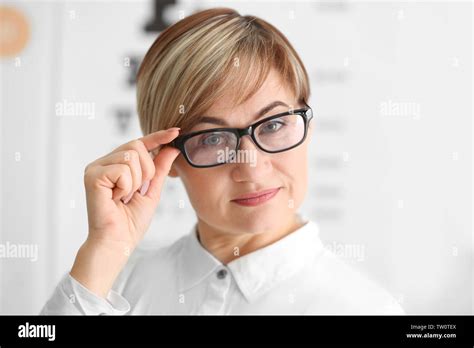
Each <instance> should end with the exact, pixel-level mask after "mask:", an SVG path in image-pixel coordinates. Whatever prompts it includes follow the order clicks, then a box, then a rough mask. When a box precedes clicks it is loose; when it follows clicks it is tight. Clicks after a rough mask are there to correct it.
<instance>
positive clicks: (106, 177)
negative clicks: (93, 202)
mask: <svg viewBox="0 0 474 348" xmlns="http://www.w3.org/2000/svg"><path fill="white" fill-rule="evenodd" d="M94 170H95V171H96V172H95V174H94V175H95V177H96V182H97V185H98V186H101V187H107V188H110V189H112V197H111V198H112V199H113V200H116V201H118V200H119V199H121V198H124V197H126V196H127V195H128V193H129V192H130V191H131V189H132V184H133V180H132V173H131V171H130V166H128V165H126V164H111V165H108V166H97V167H96V168H95V169H94Z"/></svg>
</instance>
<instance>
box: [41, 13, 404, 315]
mask: <svg viewBox="0 0 474 348" xmlns="http://www.w3.org/2000/svg"><path fill="white" fill-rule="evenodd" d="M309 94H310V90H309V81H308V75H307V72H306V70H305V68H304V66H303V63H302V62H301V60H300V58H299V57H298V55H297V53H296V52H295V50H294V49H293V47H292V46H291V44H290V43H289V42H288V41H287V39H286V38H285V37H284V36H283V35H282V34H281V33H280V32H279V31H278V30H277V29H276V28H275V27H273V26H272V25H270V24H269V23H267V22H265V21H263V20H262V19H259V18H256V17H253V16H241V15H239V14H238V13H237V12H235V11H234V10H231V9H227V8H217V9H210V10H205V11H201V12H198V13H195V14H193V15H191V16H189V17H187V18H184V19H183V20H181V21H179V22H177V23H176V24H174V25H172V26H171V27H169V28H168V29H166V30H165V31H164V32H163V33H161V35H159V37H158V38H157V40H156V41H155V42H154V43H153V45H152V46H151V48H150V49H149V51H148V52H147V54H146V56H145V58H144V60H143V62H142V64H141V66H140V69H139V72H138V76H137V101H138V114H139V118H140V124H141V128H142V131H143V133H144V134H146V135H145V136H144V137H142V138H140V139H137V140H134V141H131V142H129V143H126V144H124V145H122V146H120V147H118V148H117V149H116V150H114V151H113V152H112V153H110V154H108V155H106V156H104V157H102V158H99V159H97V160H96V161H94V162H92V163H90V164H89V165H88V166H87V167H86V169H85V174H84V182H85V187H86V194H87V208H88V223H89V235H88V238H87V240H86V241H85V242H84V244H83V245H82V246H81V248H80V249H79V251H78V254H77V257H76V260H75V262H74V265H73V267H72V269H71V271H70V272H69V273H68V274H66V275H65V276H64V277H63V279H62V280H61V282H60V283H59V285H58V286H57V288H56V290H55V292H54V294H53V295H52V297H51V298H50V300H49V301H48V302H47V303H46V305H45V306H44V308H43V310H42V313H43V314H161V313H163V314H164V313H172V314H191V313H193V314H239V313H246V314H249V313H255V314H257V313H259V314H303V313H312V314H351V313H354V314H355V313H369V314H383V313H385V314H399V313H403V310H402V309H401V307H400V306H399V305H398V304H397V303H396V301H394V300H393V298H392V297H391V296H390V295H389V294H388V293H387V292H386V291H384V290H383V289H381V288H379V287H378V286H377V285H376V284H375V283H373V282H372V281H370V280H369V279H367V278H365V277H364V276H362V275H361V274H359V273H357V272H356V271H355V270H353V269H351V268H349V267H348V266H346V265H345V264H344V263H343V262H342V261H340V260H339V259H337V258H336V257H335V256H334V255H333V254H331V253H330V252H329V251H328V250H326V249H325V248H324V247H323V245H322V243H321V241H320V240H319V238H318V230H317V225H316V224H315V223H314V222H312V221H309V220H307V219H305V218H303V217H302V216H301V215H300V214H298V213H297V211H298V208H299V207H300V206H301V204H302V202H303V198H304V196H305V193H306V190H307V180H308V178H307V173H308V168H307V166H308V146H309V142H310V139H311V136H312V132H313V129H314V120H313V115H312V110H311V108H310V107H309V105H308V104H307V101H308V99H309ZM150 153H152V154H153V155H155V156H154V158H153V157H151V156H150ZM167 175H169V176H171V177H179V178H180V179H181V180H182V182H183V184H184V186H185V188H186V191H187V193H188V195H189V199H190V201H191V203H192V206H193V208H194V210H195V212H196V216H197V223H196V224H195V226H194V228H193V230H192V231H191V233H189V234H187V235H185V236H184V237H182V238H180V239H179V240H178V241H176V242H175V243H174V244H172V245H171V246H169V247H165V248H162V249H160V250H158V251H153V252H147V253H143V252H141V253H140V252H138V250H136V252H134V250H135V248H136V246H137V244H138V243H139V241H140V240H141V239H142V237H143V235H144V233H145V232H146V230H147V228H148V226H149V224H150V222H151V219H152V217H153V214H154V211H155V209H156V208H157V206H158V203H159V201H160V199H161V197H160V192H161V188H162V186H163V182H164V180H165V177H166V176H167ZM165 199H166V198H165ZM130 256H131V257H130Z"/></svg>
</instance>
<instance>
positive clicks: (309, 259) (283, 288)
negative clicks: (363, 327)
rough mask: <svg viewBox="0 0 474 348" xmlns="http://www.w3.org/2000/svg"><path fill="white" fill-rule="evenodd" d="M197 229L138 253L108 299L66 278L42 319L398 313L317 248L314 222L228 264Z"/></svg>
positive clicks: (363, 279)
mask: <svg viewBox="0 0 474 348" xmlns="http://www.w3.org/2000/svg"><path fill="white" fill-rule="evenodd" d="M305 221H306V219H305ZM196 227H197V225H196V224H195V225H194V227H193V229H192V231H191V233H189V234H187V235H185V236H183V237H181V238H180V239H178V240H177V241H176V242H174V243H173V244H171V245H170V246H168V247H163V248H160V249H158V250H153V251H141V250H139V249H138V248H137V249H136V250H135V252H134V253H133V254H132V255H131V256H130V259H129V260H128V262H127V264H126V266H125V267H124V269H123V270H122V272H121V273H120V275H119V277H118V278H117V280H116V281H115V283H114V286H113V288H112V290H111V291H110V292H109V294H108V296H107V299H103V298H101V297H99V296H97V295H95V294H94V293H92V292H90V291H89V290H88V289H87V288H85V287H84V286H82V285H81V284H80V283H79V282H78V281H76V280H75V279H74V278H73V277H72V276H71V275H70V274H69V273H67V274H65V275H64V276H63V277H62V279H61V281H60V282H59V284H58V285H57V287H56V289H55V290H54V292H53V294H52V296H51V298H50V299H49V301H48V302H47V303H46V304H45V306H44V307H43V309H42V310H41V313H40V314H92V315H97V314H108V315H123V314H404V311H403V309H402V308H401V307H400V305H399V304H398V303H397V302H396V301H395V300H394V298H393V297H392V296H391V295H390V294H389V293H388V292H387V291H385V290H384V289H382V288H381V287H379V286H378V285H376V283H374V282H373V281H372V280H370V279H369V278H368V277H367V276H365V275H363V274H362V273H360V272H359V271H356V270H355V269H354V268H352V266H349V265H348V264H346V263H345V262H344V261H343V260H341V259H339V258H338V257H337V256H335V255H334V254H333V253H332V252H331V251H329V250H328V249H326V248H325V247H324V246H323V244H322V242H321V240H320V239H319V234H318V226H317V224H316V223H315V222H313V221H307V223H306V224H305V225H303V226H302V227H300V228H299V229H298V230H296V231H294V232H292V233H290V234H288V235H287V236H285V237H284V238H282V239H280V240H278V241H276V242H274V243H272V244H270V245H268V246H266V247H263V248H261V249H258V250H256V251H254V252H251V253H249V254H246V255H244V256H241V257H239V258H237V259H235V260H233V261H231V262H229V263H228V264H227V265H224V264H222V263H221V262H220V261H219V260H218V259H216V258H215V257H214V256H213V255H212V254H210V253H209V252H208V251H207V250H206V249H205V248H204V247H203V246H202V245H201V244H200V242H199V240H198V237H197V233H196V231H197V230H196Z"/></svg>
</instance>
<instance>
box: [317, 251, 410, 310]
mask: <svg viewBox="0 0 474 348" xmlns="http://www.w3.org/2000/svg"><path fill="white" fill-rule="evenodd" d="M314 267H315V272H316V274H317V277H315V278H316V280H317V282H318V283H319V284H318V289H319V290H320V291H319V295H320V296H321V298H324V301H325V305H326V306H327V308H333V309H335V311H336V312H338V313H340V314H393V315H399V314H405V312H404V310H403V309H402V307H401V306H400V304H399V303H398V302H397V301H396V300H395V298H394V297H393V296H392V295H391V294H390V293H389V292H388V291H387V290H386V289H385V288H383V287H382V286H380V285H379V284H378V283H377V282H376V281H375V280H374V279H372V278H371V277H370V276H369V275H368V274H366V273H364V272H363V271H361V270H358V269H357V268H355V267H354V266H352V265H350V264H348V263H347V262H346V261H344V260H343V259H341V258H340V257H338V256H337V255H335V254H334V253H333V252H332V251H330V250H328V249H326V248H324V249H323V251H322V252H321V254H319V256H318V257H317V259H316V262H315V264H314Z"/></svg>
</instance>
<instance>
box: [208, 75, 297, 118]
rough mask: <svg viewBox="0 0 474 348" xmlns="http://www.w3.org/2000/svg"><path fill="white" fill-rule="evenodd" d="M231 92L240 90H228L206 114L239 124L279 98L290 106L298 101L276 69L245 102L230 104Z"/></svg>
mask: <svg viewBox="0 0 474 348" xmlns="http://www.w3.org/2000/svg"><path fill="white" fill-rule="evenodd" d="M231 93H238V91H229V92H227V93H226V94H225V95H224V96H223V98H220V99H219V100H218V101H216V102H215V103H214V104H213V105H212V106H211V107H210V108H209V109H208V110H207V112H205V115H206V116H211V117H215V118H219V119H225V120H226V121H227V122H228V123H232V124H235V125H236V126H239V125H242V124H243V125H245V124H246V123H248V122H251V121H253V116H254V114H255V113H256V112H257V111H259V110H260V109H262V108H263V107H264V106H266V105H268V104H270V103H272V102H274V101H277V100H279V101H282V102H284V103H286V104H288V105H289V106H290V107H296V106H295V105H294V103H295V102H296V100H295V96H294V94H293V92H292V90H291V88H290V86H288V84H287V83H285V82H284V80H283V79H282V78H281V76H280V74H279V73H278V72H276V71H275V70H274V69H271V70H270V71H269V73H268V76H267V78H266V80H265V81H264V82H263V84H262V86H261V87H260V89H259V90H258V91H257V92H256V93H255V94H254V95H253V96H252V97H250V98H249V99H248V100H247V101H245V102H244V103H242V104H240V105H238V106H233V105H230V103H231V100H232V94H231ZM285 109H288V108H285V107H284V106H277V107H275V108H274V109H273V110H272V111H270V113H277V112H279V111H280V110H285Z"/></svg>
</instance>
